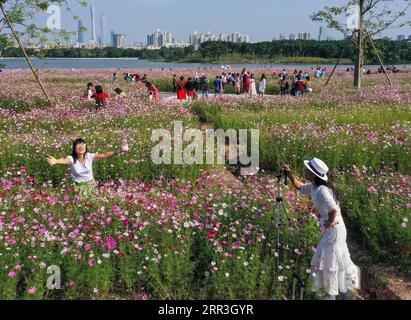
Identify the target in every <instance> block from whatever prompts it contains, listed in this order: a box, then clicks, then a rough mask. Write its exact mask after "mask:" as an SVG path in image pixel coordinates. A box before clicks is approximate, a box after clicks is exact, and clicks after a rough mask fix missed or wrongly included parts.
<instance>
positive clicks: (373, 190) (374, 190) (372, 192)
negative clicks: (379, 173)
mask: <svg viewBox="0 0 411 320" xmlns="http://www.w3.org/2000/svg"><path fill="white" fill-rule="evenodd" d="M368 193H369V194H378V191H377V189H375V188H374V187H370V188H368Z"/></svg>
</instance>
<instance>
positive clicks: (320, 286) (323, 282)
mask: <svg viewBox="0 0 411 320" xmlns="http://www.w3.org/2000/svg"><path fill="white" fill-rule="evenodd" d="M325 221H326V219H321V227H322V228H323V226H324V223H325ZM336 221H339V224H338V225H336V226H335V227H334V228H330V229H327V230H325V232H324V234H323V237H322V238H321V241H320V244H319V245H318V247H317V250H316V252H315V254H314V256H313V258H312V260H311V270H312V272H313V273H312V276H313V280H314V283H313V289H312V290H313V291H315V292H316V293H317V295H318V296H320V297H321V296H323V295H330V296H337V295H338V294H339V293H340V292H341V293H346V292H347V289H348V288H355V289H359V288H360V269H359V268H358V267H357V266H356V265H355V264H354V263H353V262H352V260H351V257H350V253H349V251H348V246H347V229H346V228H345V224H344V221H343V219H342V217H341V216H337V217H336Z"/></svg>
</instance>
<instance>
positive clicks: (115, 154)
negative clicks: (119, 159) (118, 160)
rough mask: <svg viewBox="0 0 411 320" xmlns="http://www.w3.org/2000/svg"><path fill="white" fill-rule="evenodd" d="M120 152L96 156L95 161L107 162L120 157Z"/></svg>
mask: <svg viewBox="0 0 411 320" xmlns="http://www.w3.org/2000/svg"><path fill="white" fill-rule="evenodd" d="M119 154H120V153H119V152H106V153H102V154H96V155H95V156H94V160H106V159H108V158H111V157H114V156H117V155H119Z"/></svg>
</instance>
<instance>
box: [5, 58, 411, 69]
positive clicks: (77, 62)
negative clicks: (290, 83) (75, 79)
mask: <svg viewBox="0 0 411 320" xmlns="http://www.w3.org/2000/svg"><path fill="white" fill-rule="evenodd" d="M0 64H3V65H5V66H6V68H7V69H28V68H29V67H28V65H27V63H26V61H25V60H24V59H20V58H19V59H7V58H5V59H0ZM33 64H34V66H35V67H36V68H40V69H118V68H123V69H148V68H152V69H155V68H158V69H161V68H164V69H170V68H172V69H179V68H206V67H207V68H210V67H213V68H220V67H221V66H222V64H204V63H172V62H151V61H146V60H138V59H33ZM230 66H231V67H233V68H243V67H244V68H264V67H272V68H283V67H286V68H296V69H302V68H311V67H313V66H315V65H314V64H310V65H304V64H295V65H293V64H287V65H285V64H230ZM322 66H323V67H327V68H332V67H334V65H331V64H330V65H322ZM349 66H353V65H349ZM409 66H411V65H407V67H409ZM340 67H343V68H346V67H347V65H341V66H340ZM371 67H373V68H378V66H371ZM401 67H402V66H401Z"/></svg>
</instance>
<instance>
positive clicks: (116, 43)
mask: <svg viewBox="0 0 411 320" xmlns="http://www.w3.org/2000/svg"><path fill="white" fill-rule="evenodd" d="M113 47H116V48H126V47H127V36H126V35H125V34H121V33H119V34H114V35H113Z"/></svg>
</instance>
